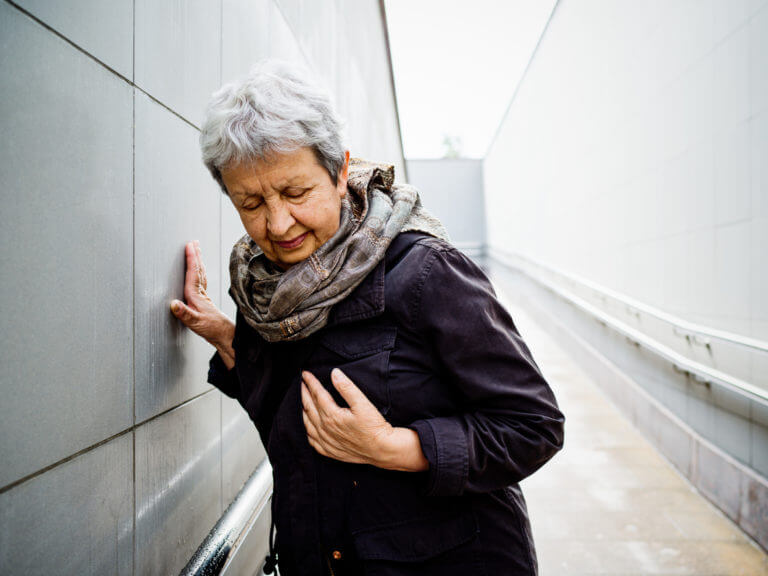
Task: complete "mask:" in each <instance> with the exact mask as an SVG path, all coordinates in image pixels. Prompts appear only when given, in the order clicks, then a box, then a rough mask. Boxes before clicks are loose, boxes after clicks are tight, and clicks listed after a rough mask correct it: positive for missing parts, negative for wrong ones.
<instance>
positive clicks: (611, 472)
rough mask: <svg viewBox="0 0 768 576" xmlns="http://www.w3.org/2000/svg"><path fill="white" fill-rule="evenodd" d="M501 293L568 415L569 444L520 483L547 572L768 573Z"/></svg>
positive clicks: (754, 552)
mask: <svg viewBox="0 0 768 576" xmlns="http://www.w3.org/2000/svg"><path fill="white" fill-rule="evenodd" d="M497 287H498V288H499V295H500V296H501V297H502V300H504V301H505V303H506V304H508V308H509V310H510V312H511V314H512V317H513V318H514V320H515V324H516V325H517V327H518V329H519V330H520V333H521V334H522V335H523V338H524V339H525V341H526V343H527V344H528V346H529V348H530V349H531V350H532V352H533V355H534V358H535V359H536V362H537V364H538V365H539V366H540V368H541V369H542V371H543V372H544V374H545V376H546V377H547V380H548V382H549V383H550V384H551V386H552V388H553V389H554V391H555V394H556V395H557V398H558V402H559V403H560V406H561V408H562V410H563V413H564V414H565V415H566V436H565V447H564V448H563V450H562V451H561V452H560V453H559V454H558V455H556V456H555V458H554V459H553V460H552V461H551V462H549V463H548V464H547V465H546V466H545V467H544V468H542V469H541V470H540V471H539V472H537V473H536V474H534V475H533V476H531V477H530V478H528V479H526V480H525V481H524V482H523V483H522V486H523V490H524V493H525V496H526V498H527V500H528V506H529V511H530V515H531V524H532V526H533V533H534V539H535V541H536V547H537V551H538V556H539V568H540V576H565V575H573V574H579V575H582V574H584V575H586V574H589V575H607V574H610V575H612V576H618V575H630V574H632V575H638V574H643V575H645V574H664V575H668V574H669V575H671V574H696V575H712V576H714V575H718V576H721V575H722V576H726V575H728V576H730V575H736V574H738V575H744V576H759V575H768V555H766V554H765V553H764V552H763V551H762V550H761V549H760V548H758V547H757V545H755V544H754V543H753V542H752V541H751V540H749V539H748V538H747V537H746V536H745V535H744V534H743V533H742V532H741V531H740V530H739V529H738V528H737V527H736V526H735V524H733V523H732V522H731V521H730V520H729V519H727V518H726V517H725V516H724V515H723V514H722V513H721V512H720V511H718V510H717V509H716V508H715V507H714V506H713V505H711V504H710V503H709V502H708V501H707V500H705V499H704V497H703V496H701V495H700V494H699V493H698V492H697V491H696V490H695V489H694V488H693V487H692V486H691V485H690V484H688V482H687V481H686V480H685V479H684V478H683V477H682V476H681V475H680V474H678V473H677V471H676V470H675V469H674V468H673V467H672V465H671V464H669V463H668V462H667V461H666V460H665V459H664V458H663V457H662V456H660V455H659V454H658V453H657V452H656V451H655V450H654V448H653V447H652V446H651V445H650V444H649V443H648V442H647V441H646V440H645V439H644V438H643V437H642V436H641V435H640V433H639V432H638V431H637V430H636V429H635V428H634V427H633V426H632V425H631V424H630V423H629V421H628V420H626V419H625V418H624V417H623V416H622V415H621V413H620V412H619V411H618V410H617V409H616V408H615V407H614V406H613V404H611V403H610V401H608V400H607V398H606V397H605V396H603V394H602V393H601V392H600V390H599V389H598V388H597V387H596V386H595V385H594V384H592V383H591V382H590V379H589V377H588V376H587V374H586V373H584V372H583V371H582V370H581V369H580V368H579V367H578V366H577V365H576V364H575V363H574V362H573V360H572V359H571V358H570V357H569V356H568V355H567V354H566V353H565V352H564V351H563V350H562V349H561V348H560V347H559V346H558V345H557V344H556V343H555V341H554V340H553V339H552V338H551V337H549V336H548V335H547V334H546V333H545V332H544V331H543V329H542V328H541V327H540V326H538V325H537V324H536V323H535V322H534V320H533V319H532V318H531V317H530V316H528V315H527V314H526V313H525V311H524V310H522V309H520V308H517V307H514V306H511V305H509V302H508V300H507V299H505V298H504V293H503V286H497Z"/></svg>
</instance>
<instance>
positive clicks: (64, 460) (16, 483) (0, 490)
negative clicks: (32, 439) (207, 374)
mask: <svg viewBox="0 0 768 576" xmlns="http://www.w3.org/2000/svg"><path fill="white" fill-rule="evenodd" d="M214 392H218V390H217V389H216V388H213V387H211V388H210V389H209V390H206V391H205V392H201V393H200V394H196V395H195V396H191V397H190V398H187V399H186V400H185V401H184V402H182V403H181V404H177V405H176V406H172V407H171V408H168V409H167V410H163V411H162V412H160V413H158V414H155V415H154V416H152V417H150V418H147V419H146V420H142V421H141V422H139V423H137V424H134V425H133V426H131V427H129V428H126V429H125V430H121V431H120V432H118V433H117V434H113V435H112V436H109V437H107V438H104V439H103V440H99V441H98V442H96V443H95V444H91V445H90V446H87V447H85V448H83V449H81V450H78V451H77V452H74V453H73V454H70V455H69V456H66V457H65V458H62V459H61V460H57V461H56V462H54V463H52V464H49V465H48V466H45V467H43V468H40V470H37V471H35V472H32V473H31V474H27V475H26V476H24V477H23V478H19V479H18V480H14V481H13V482H10V483H9V484H6V485H5V486H3V487H0V494H3V493H5V492H8V491H9V490H12V489H13V488H16V487H17V486H20V485H21V484H24V483H25V482H28V481H30V480H33V479H34V478H37V477H38V476H42V475H43V474H45V473H46V472H50V471H51V470H53V469H54V468H57V467H59V466H61V465H62V464H66V463H67V462H69V461H71V460H74V459H75V458H77V457H78V456H82V455H84V454H87V453H88V452H91V451H92V450H95V449H96V448H99V447H100V446H103V445H104V444H107V443H108V442H111V441H112V440H116V439H117V438H120V437H121V436H125V435H126V434H130V433H132V432H135V431H136V430H137V429H139V428H141V427H142V426H144V425H145V424H148V423H150V422H152V421H153V420H157V419H158V418H161V417H163V416H165V415H166V414H169V413H170V412H173V411H174V410H180V409H181V408H184V407H185V406H187V405H188V404H190V403H192V402H194V401H195V400H198V399H200V398H202V397H203V396H205V395H206V394H212V393H214Z"/></svg>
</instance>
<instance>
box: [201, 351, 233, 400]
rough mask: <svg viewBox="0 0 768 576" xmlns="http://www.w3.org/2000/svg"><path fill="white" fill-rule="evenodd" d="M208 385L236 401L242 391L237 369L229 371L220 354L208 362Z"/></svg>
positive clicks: (216, 354)
mask: <svg viewBox="0 0 768 576" xmlns="http://www.w3.org/2000/svg"><path fill="white" fill-rule="evenodd" d="M208 384H213V385H214V386H216V388H218V389H219V390H221V391H222V392H223V393H224V394H226V395H227V396H229V397H230V398H235V399H236V398H237V394H238V393H239V391H240V382H239V380H238V378H237V371H236V369H235V368H234V367H233V368H232V369H228V368H227V366H226V364H224V360H222V359H221V356H219V353H218V352H216V353H215V354H214V355H213V357H212V358H211V360H210V361H209V362H208Z"/></svg>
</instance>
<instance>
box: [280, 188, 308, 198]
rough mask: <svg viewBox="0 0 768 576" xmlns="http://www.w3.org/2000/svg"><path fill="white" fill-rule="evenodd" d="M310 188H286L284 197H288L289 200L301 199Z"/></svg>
mask: <svg viewBox="0 0 768 576" xmlns="http://www.w3.org/2000/svg"><path fill="white" fill-rule="evenodd" d="M308 190H310V188H296V187H291V188H286V189H285V190H283V196H287V197H288V198H300V197H301V196H303V195H304V194H305V193H306V192H307V191H308Z"/></svg>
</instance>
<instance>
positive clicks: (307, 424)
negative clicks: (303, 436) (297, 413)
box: [301, 411, 320, 441]
mask: <svg viewBox="0 0 768 576" xmlns="http://www.w3.org/2000/svg"><path fill="white" fill-rule="evenodd" d="M301 418H302V420H304V428H306V429H307V436H308V437H309V438H312V439H313V440H315V441H317V440H319V438H320V435H319V434H318V433H317V428H316V427H315V425H314V424H313V423H312V420H311V419H310V418H309V414H307V412H306V411H304V412H302V413H301Z"/></svg>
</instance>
